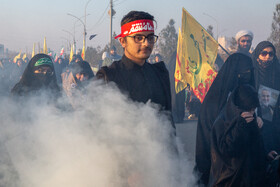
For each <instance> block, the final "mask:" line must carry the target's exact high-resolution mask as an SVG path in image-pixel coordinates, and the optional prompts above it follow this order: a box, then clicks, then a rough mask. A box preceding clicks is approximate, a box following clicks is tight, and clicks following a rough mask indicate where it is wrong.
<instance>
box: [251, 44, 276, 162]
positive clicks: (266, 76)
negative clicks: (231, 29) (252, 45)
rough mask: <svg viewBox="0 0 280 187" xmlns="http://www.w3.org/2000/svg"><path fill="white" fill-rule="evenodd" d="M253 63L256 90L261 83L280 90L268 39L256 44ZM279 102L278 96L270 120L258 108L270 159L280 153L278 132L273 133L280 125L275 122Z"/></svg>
mask: <svg viewBox="0 0 280 187" xmlns="http://www.w3.org/2000/svg"><path fill="white" fill-rule="evenodd" d="M253 65H254V70H255V72H254V74H255V80H256V88H257V90H259V88H260V86H261V85H262V86H265V87H268V88H271V89H274V90H277V91H280V64H279V61H278V59H277V56H276V50H275V47H274V46H273V44H272V43H270V42H269V41H262V42H260V43H259V44H258V45H257V47H256V49H255V50H254V52H253ZM279 104H280V103H279V96H278V102H277V103H276V106H275V107H273V110H274V112H273V118H272V120H267V119H265V118H263V116H262V110H261V108H258V116H259V117H261V118H262V120H263V122H264V125H263V128H262V131H263V137H264V143H265V148H266V152H267V153H268V157H269V158H270V159H274V157H275V156H276V155H277V154H280V145H279V144H280V142H277V137H278V136H279V134H276V133H275V132H277V131H276V129H277V126H280V125H279V122H277V121H278V118H279V116H280V112H279V107H280V106H279ZM277 124H278V125H277ZM275 128H276V129H275ZM278 141H279V140H278ZM271 151H273V152H271Z"/></svg>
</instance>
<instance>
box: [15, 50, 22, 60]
mask: <svg viewBox="0 0 280 187" xmlns="http://www.w3.org/2000/svg"><path fill="white" fill-rule="evenodd" d="M20 55H21V50H20V52H19V54H18V55H17V56H15V58H14V63H16V61H17V59H19V58H20Z"/></svg>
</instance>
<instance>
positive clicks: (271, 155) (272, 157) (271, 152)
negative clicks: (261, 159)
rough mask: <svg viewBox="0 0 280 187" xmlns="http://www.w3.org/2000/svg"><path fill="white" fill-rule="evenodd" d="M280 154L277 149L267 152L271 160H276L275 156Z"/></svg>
mask: <svg viewBox="0 0 280 187" xmlns="http://www.w3.org/2000/svg"><path fill="white" fill-rule="evenodd" d="M277 155H278V153H277V152H276V151H270V152H269V153H268V154H267V158H268V159H269V160H274V159H275V157H276V156H277Z"/></svg>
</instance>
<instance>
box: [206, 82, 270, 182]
mask: <svg viewBox="0 0 280 187" xmlns="http://www.w3.org/2000/svg"><path fill="white" fill-rule="evenodd" d="M259 106H260V104H259V100H258V93H257V91H256V90H255V89H254V88H253V87H252V86H250V85H239V86H238V87H237V88H236V89H235V90H234V91H233V92H232V94H231V95H230V97H229V100H228V101H227V104H226V106H225V107H224V108H223V110H222V111H221V113H220V114H219V116H218V117H217V119H216V120H215V123H214V125H213V128H212V131H211V139H210V140H211V170H210V176H209V184H208V186H209V187H218V186H220V187H224V186H227V187H237V186H238V187H263V186H265V185H264V179H265V178H264V174H265V169H266V159H265V153H264V147H263V142H262V137H261V134H260V130H259V128H258V124H257V120H256V115H255V110H256V108H257V107H259Z"/></svg>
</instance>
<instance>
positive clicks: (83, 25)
mask: <svg viewBox="0 0 280 187" xmlns="http://www.w3.org/2000/svg"><path fill="white" fill-rule="evenodd" d="M67 15H69V16H72V17H74V18H76V19H78V20H79V21H80V22H81V23H82V24H83V26H84V42H85V41H86V25H85V23H84V22H83V21H82V20H81V18H78V17H77V16H75V15H73V14H70V13H67Z"/></svg>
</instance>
